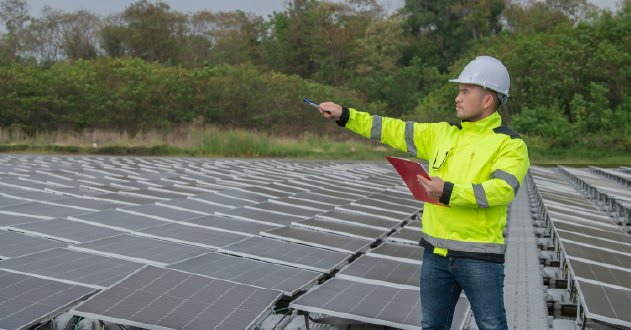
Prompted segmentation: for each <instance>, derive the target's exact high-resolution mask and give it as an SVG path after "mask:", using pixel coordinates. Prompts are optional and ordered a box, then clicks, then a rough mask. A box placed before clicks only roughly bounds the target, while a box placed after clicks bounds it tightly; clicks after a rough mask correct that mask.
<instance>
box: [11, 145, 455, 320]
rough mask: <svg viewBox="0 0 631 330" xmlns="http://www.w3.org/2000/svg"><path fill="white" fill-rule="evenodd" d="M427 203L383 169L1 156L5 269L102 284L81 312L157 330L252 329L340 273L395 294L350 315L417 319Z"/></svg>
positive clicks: (73, 283) (85, 286) (92, 286)
mask: <svg viewBox="0 0 631 330" xmlns="http://www.w3.org/2000/svg"><path fill="white" fill-rule="evenodd" d="M422 208H423V203H421V202H419V201H417V200H415V199H414V198H413V197H412V196H411V194H410V193H409V191H408V190H407V188H406V187H405V186H404V185H403V182H402V181H401V179H400V177H399V176H398V174H396V172H395V171H394V170H393V169H392V168H391V167H390V165H385V164H354V163H343V162H340V163H335V162H312V163H306V162H293V161H275V160H265V161H241V160H208V159H169V158H134V157H61V156H59V157H55V156H22V155H3V156H0V258H1V259H3V260H2V261H0V272H4V271H6V272H10V273H8V274H14V275H16V276H18V275H19V276H24V277H28V278H35V279H38V280H42V281H48V282H50V283H60V284H59V285H65V286H70V287H72V288H75V289H74V290H79V289H76V288H82V290H85V291H86V292H89V293H93V292H95V291H94V290H101V291H100V293H98V294H96V295H94V296H93V297H92V298H90V299H89V300H88V301H86V302H85V303H81V304H79V306H78V307H74V309H73V310H72V313H75V314H76V315H80V316H84V317H92V318H97V319H101V320H105V321H111V322H117V323H122V324H126V325H135V326H140V327H143V328H151V329H246V328H248V327H250V326H252V325H253V324H256V323H258V322H260V321H261V320H262V318H263V317H264V316H265V315H266V313H268V312H269V311H270V309H271V308H272V307H273V305H274V304H275V303H276V301H277V300H278V299H279V298H280V297H281V296H283V295H284V296H285V297H286V298H289V299H295V298H292V297H295V296H298V295H299V294H300V293H304V292H305V291H306V292H307V293H306V294H303V295H302V296H301V297H302V298H303V299H307V301H310V299H311V298H310V297H312V296H314V295H315V296H317V295H319V294H321V293H322V292H324V291H326V285H327V283H329V282H331V281H332V280H331V279H330V276H332V275H335V274H339V276H341V277H344V276H346V277H344V278H345V280H344V282H345V283H356V284H357V285H369V286H370V287H371V288H373V289H374V290H377V291H381V290H385V291H384V292H389V293H388V294H389V295H391V298H390V300H389V304H391V307H388V308H386V309H384V310H383V311H380V312H378V313H377V311H372V312H370V309H366V310H362V309H361V308H360V309H357V310H356V312H357V313H355V314H353V312H352V311H351V313H347V312H349V311H347V310H346V309H344V311H345V312H344V313H345V315H346V317H347V318H351V319H356V320H364V321H366V322H369V323H376V324H386V325H391V326H396V327H398V328H403V329H407V328H414V327H416V326H417V324H419V322H420V319H421V315H420V313H416V309H418V304H419V296H418V289H417V288H416V289H415V286H418V283H417V282H418V278H419V271H420V264H421V263H422V253H423V249H422V248H421V247H419V246H418V239H417V240H416V241H414V239H415V238H418V237H419V236H418V234H420V233H421V231H422V227H421V226H420V221H419V220H418V219H420V215H421V212H422ZM408 232H412V233H413V235H410V234H408ZM404 234H406V235H404ZM415 235H416V236H415ZM377 260H378V262H377V264H376V266H375V267H372V268H370V267H369V268H366V267H367V264H369V263H370V262H372V261H375V262H376V261H377ZM384 267H388V268H392V269H390V270H391V272H386V271H385V270H384ZM393 269H396V270H397V271H394V272H392V270H393ZM403 273H404V274H405V275H403V277H402V276H401V274H403ZM2 274H4V273H0V296H1V295H2V292H1V291H2V290H1V287H2V285H3V284H4V282H3V279H2V278H3V277H2ZM342 274H344V275H342ZM152 281H153V282H152ZM335 281H338V280H335ZM322 284H324V286H323V285H322ZM176 287H177V288H179V289H181V290H178V289H176V290H174V288H176ZM60 288H64V287H63V286H61V287H60ZM60 290H61V289H60ZM195 290H197V291H199V292H197V291H195ZM393 290H394V291H393ZM351 291H352V290H351ZM351 291H348V293H349V294H350V293H351ZM395 291H396V292H395ZM82 292H83V291H82ZM219 292H223V293H224V294H225V297H226V300H221V301H217V302H214V301H209V300H208V299H210V298H209V297H215V298H216V297H218V296H217V294H218V293H219ZM88 295H89V294H83V295H77V298H76V299H75V300H72V302H70V301H68V302H67V303H66V302H64V304H60V305H59V306H56V309H55V312H56V311H57V309H59V308H66V309H67V308H69V307H71V304H76V303H77V302H79V301H81V300H83V299H85V298H86V297H87V296H88ZM201 296H203V298H200V297H201ZM353 299H355V298H353ZM235 301H239V302H241V303H242V304H241V305H239V304H236V305H235V303H234V302H235ZM0 303H2V301H0ZM410 303H411V304H412V305H411V307H406V308H407V309H410V308H411V309H410V311H414V312H415V313H411V314H410V315H408V316H407V317H400V315H399V314H396V315H395V311H396V310H397V308H398V307H397V306H399V305H408V304H410ZM462 303H463V304H466V300H463V302H462ZM62 305H63V306H62ZM0 306H1V305H0ZM193 306H194V307H193ZM414 306H416V307H414ZM364 307H367V306H363V305H362V308H364ZM414 308H416V309H414ZM304 310H305V311H307V312H314V310H315V309H311V307H309V306H307V305H305V306H304ZM195 313H197V314H195ZM367 313H368V314H367ZM370 313H373V314H372V315H369V314H370ZM466 313H467V311H466V309H464V310H463V311H462V313H461V314H462V315H461V316H462V317H465V315H466ZM193 314H195V315H193ZM334 314H335V311H331V314H330V315H334ZM2 316H3V310H2V308H0V319H1V317H2ZM41 319H42V316H41V315H40V316H38V317H37V318H33V319H32V321H33V322H36V321H37V320H41ZM384 322H385V323H384ZM0 328H2V324H1V323H0Z"/></svg>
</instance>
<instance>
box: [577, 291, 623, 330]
mask: <svg viewBox="0 0 631 330" xmlns="http://www.w3.org/2000/svg"><path fill="white" fill-rule="evenodd" d="M576 287H577V288H578V289H579V291H580V292H581V295H580V297H581V300H583V307H584V313H585V317H587V318H588V319H596V320H601V321H605V322H607V323H610V324H615V325H622V326H625V327H631V313H629V311H630V310H631V291H629V290H621V289H614V288H611V287H607V286H604V285H598V284H592V283H587V282H585V281H581V280H577V281H576Z"/></svg>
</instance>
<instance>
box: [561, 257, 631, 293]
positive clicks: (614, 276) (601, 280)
mask: <svg viewBox="0 0 631 330" xmlns="http://www.w3.org/2000/svg"><path fill="white" fill-rule="evenodd" d="M568 263H569V265H570V267H569V270H570V272H572V274H573V275H574V278H576V279H580V280H583V281H585V282H590V283H595V284H600V285H605V286H611V287H613V288H622V289H627V290H631V273H630V272H628V271H624V270H620V269H615V268H610V267H605V266H601V265H597V264H593V263H587V262H582V261H580V260H576V259H570V260H568Z"/></svg>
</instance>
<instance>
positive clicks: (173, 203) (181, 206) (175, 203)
mask: <svg viewBox="0 0 631 330" xmlns="http://www.w3.org/2000/svg"><path fill="white" fill-rule="evenodd" d="M190 203H194V204H192V205H195V207H196V209H193V208H191V205H189V206H188V207H186V206H185V205H186V204H190ZM197 204H199V205H197ZM156 205H160V206H164V207H170V208H173V209H176V210H182V211H188V212H194V213H199V214H200V215H202V216H204V215H214V214H215V212H216V211H224V210H230V209H233V208H234V207H232V206H220V205H216V204H210V203H203V202H200V201H197V200H194V199H190V198H178V199H172V200H169V201H162V202H156ZM206 206H207V208H208V211H204V209H205V208H206ZM214 208H216V209H215V210H213V209H214ZM211 210H212V211H211Z"/></svg>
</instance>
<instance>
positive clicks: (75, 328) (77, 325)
mask: <svg viewBox="0 0 631 330" xmlns="http://www.w3.org/2000/svg"><path fill="white" fill-rule="evenodd" d="M82 319H83V317H80V318H79V320H78V321H77V324H76V325H75V326H74V330H77V328H78V327H79V323H81V320H82Z"/></svg>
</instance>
